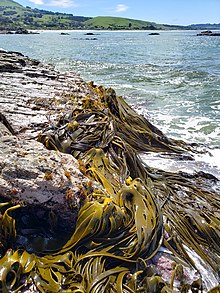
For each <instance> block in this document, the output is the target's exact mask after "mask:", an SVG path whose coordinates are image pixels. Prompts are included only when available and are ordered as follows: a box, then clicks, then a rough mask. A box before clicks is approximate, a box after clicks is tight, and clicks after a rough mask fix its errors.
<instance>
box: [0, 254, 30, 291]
mask: <svg viewBox="0 0 220 293" xmlns="http://www.w3.org/2000/svg"><path fill="white" fill-rule="evenodd" d="M34 266H35V257H34V256H33V255H30V254H29V253H27V252H25V251H19V250H17V251H15V252H14V251H13V250H12V249H9V250H8V251H7V252H6V254H5V255H4V257H3V258H1V259H0V291H1V292H4V293H7V292H18V290H19V289H20V288H21V287H22V286H24V284H22V282H21V281H22V280H21V278H22V277H23V275H26V274H29V273H30V272H31V271H32V270H33V268H34Z"/></svg>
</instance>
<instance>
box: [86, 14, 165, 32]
mask: <svg viewBox="0 0 220 293" xmlns="http://www.w3.org/2000/svg"><path fill="white" fill-rule="evenodd" d="M84 25H85V26H86V27H87V28H100V29H120V28H123V29H125V28H126V29H162V28H163V26H162V25H159V24H156V23H154V22H148V21H143V20H136V19H129V18H122V17H110V16H97V17H94V18H92V19H90V20H87V21H85V23H84Z"/></svg>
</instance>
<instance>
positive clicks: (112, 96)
mask: <svg viewBox="0 0 220 293" xmlns="http://www.w3.org/2000/svg"><path fill="white" fill-rule="evenodd" d="M91 86H92V87H93V89H94V90H95V91H96V92H97V93H98V94H99V96H100V98H101V100H102V101H103V102H104V105H105V107H106V108H107V109H109V110H110V113H111V115H112V116H113V117H114V120H115V121H116V131H117V132H119V133H120V135H121V136H122V137H123V138H124V139H125V140H126V141H127V142H128V144H130V145H131V146H132V147H134V148H135V149H136V150H137V151H156V152H158V151H162V152H163V151H172V152H182V151H183V150H182V149H181V148H180V147H179V146H180V145H182V146H184V143H183V142H180V141H178V142H177V141H173V140H171V139H168V138H167V137H166V136H165V135H164V134H163V133H162V131H160V130H159V129H158V128H156V127H155V126H154V125H153V124H151V123H150V122H149V121H148V120H147V119H146V118H145V117H144V116H141V115H138V114H137V113H136V112H135V111H134V110H133V109H132V108H131V107H130V106H129V105H128V104H127V103H126V102H125V100H124V99H123V98H122V97H119V96H117V95H116V93H115V91H114V90H113V89H112V88H108V89H105V88H104V87H96V86H95V85H94V84H91Z"/></svg>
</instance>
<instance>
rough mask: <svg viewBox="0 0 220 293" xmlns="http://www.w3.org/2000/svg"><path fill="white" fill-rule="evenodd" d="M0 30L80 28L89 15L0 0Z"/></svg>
mask: <svg viewBox="0 0 220 293" xmlns="http://www.w3.org/2000/svg"><path fill="white" fill-rule="evenodd" d="M0 1H1V2H0V30H16V29H18V28H25V29H80V28H83V25H82V24H83V22H84V21H86V20H89V19H90V18H89V17H83V16H74V15H73V14H66V13H59V12H51V11H46V10H41V9H36V8H35V9H32V8H30V7H23V6H22V5H20V4H18V3H16V2H15V1H12V0H0Z"/></svg>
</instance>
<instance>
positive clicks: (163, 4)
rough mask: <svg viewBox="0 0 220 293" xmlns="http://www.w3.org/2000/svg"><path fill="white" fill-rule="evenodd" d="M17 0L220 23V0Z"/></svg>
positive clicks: (79, 11)
mask: <svg viewBox="0 0 220 293" xmlns="http://www.w3.org/2000/svg"><path fill="white" fill-rule="evenodd" d="M0 1H1V0H0ZM15 1H16V2H18V3H20V4H21V5H23V6H30V7H32V8H38V9H44V10H50V11H54V12H64V13H72V14H74V15H81V16H91V17H95V16H118V17H126V18H133V19H141V20H147V21H153V22H157V23H161V24H179V25H190V24H198V23H220V0H110V1H109V0H15Z"/></svg>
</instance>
